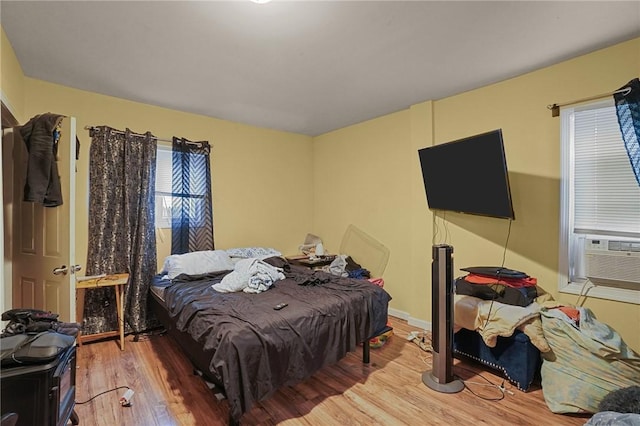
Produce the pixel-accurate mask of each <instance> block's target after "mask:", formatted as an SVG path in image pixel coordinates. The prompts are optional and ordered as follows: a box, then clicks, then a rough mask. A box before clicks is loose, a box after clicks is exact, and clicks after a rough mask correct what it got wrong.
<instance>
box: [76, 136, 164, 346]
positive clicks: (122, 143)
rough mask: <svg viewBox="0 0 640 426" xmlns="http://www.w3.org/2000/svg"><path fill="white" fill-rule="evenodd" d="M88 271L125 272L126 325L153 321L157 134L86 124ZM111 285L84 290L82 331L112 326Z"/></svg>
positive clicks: (137, 327)
mask: <svg viewBox="0 0 640 426" xmlns="http://www.w3.org/2000/svg"><path fill="white" fill-rule="evenodd" d="M90 135H91V147H90V153H89V247H88V255H87V271H86V274H87V275H97V274H103V273H106V274H115V273H125V272H128V273H129V283H128V285H127V288H126V294H125V302H124V309H125V318H124V320H125V326H126V328H127V330H128V331H133V332H134V333H138V332H141V331H144V330H147V329H149V328H150V326H151V325H152V324H151V322H152V319H150V318H148V315H147V314H148V309H147V294H148V290H149V285H150V283H151V278H152V277H153V275H154V274H155V273H156V269H157V260H156V235H155V175H156V145H157V139H156V138H155V137H154V136H153V135H151V133H149V132H147V133H146V134H145V135H138V134H135V133H133V132H131V131H130V130H129V129H127V130H126V131H125V132H122V131H119V130H115V129H112V128H110V127H106V126H101V127H94V128H92V129H91V132H90ZM114 307H115V293H114V289H113V288H104V289H94V290H91V291H87V292H86V299H85V316H84V318H85V321H84V324H83V333H85V334H94V333H101V332H105V331H111V330H117V328H118V319H117V316H116V313H115V308H114Z"/></svg>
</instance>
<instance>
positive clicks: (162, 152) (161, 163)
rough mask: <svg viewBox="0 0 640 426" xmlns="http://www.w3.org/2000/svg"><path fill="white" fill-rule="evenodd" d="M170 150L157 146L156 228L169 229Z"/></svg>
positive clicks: (171, 169)
mask: <svg viewBox="0 0 640 426" xmlns="http://www.w3.org/2000/svg"><path fill="white" fill-rule="evenodd" d="M171 154H172V151H171V148H169V147H164V146H158V150H157V155H156V227H157V228H171V203H172V200H173V197H172V196H171V192H172V191H171V175H172V172H173V168H172V163H171Z"/></svg>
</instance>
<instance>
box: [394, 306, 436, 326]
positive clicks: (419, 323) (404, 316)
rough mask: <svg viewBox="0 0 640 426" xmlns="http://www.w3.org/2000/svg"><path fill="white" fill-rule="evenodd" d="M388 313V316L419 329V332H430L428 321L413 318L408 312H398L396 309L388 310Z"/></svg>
mask: <svg viewBox="0 0 640 426" xmlns="http://www.w3.org/2000/svg"><path fill="white" fill-rule="evenodd" d="M388 312H389V315H390V316H392V317H395V318H398V319H401V320H404V321H406V322H407V324H409V325H411V326H414V327H416V328H419V329H420V330H428V331H431V323H430V322H429V321H425V320H421V319H419V318H414V317H412V316H411V315H410V314H409V313H408V312H405V311H400V310H398V309H393V308H389V311H388Z"/></svg>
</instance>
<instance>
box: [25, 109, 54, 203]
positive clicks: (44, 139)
mask: <svg viewBox="0 0 640 426" xmlns="http://www.w3.org/2000/svg"><path fill="white" fill-rule="evenodd" d="M63 117H64V116H62V115H58V114H52V113H46V114H40V115H36V116H35V117H33V118H32V119H31V120H29V121H28V122H27V123H26V124H25V125H24V126H21V127H20V135H21V136H22V139H23V141H24V143H25V146H26V148H27V151H28V153H29V155H28V157H27V177H26V181H25V185H24V201H32V202H34V203H41V204H43V205H44V206H45V207H56V206H59V205H61V204H62V188H61V186H60V176H59V175H58V164H57V163H56V156H57V154H58V140H59V139H60V131H59V129H58V125H59V124H60V122H61V121H62V119H63Z"/></svg>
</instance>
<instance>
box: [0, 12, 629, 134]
mask: <svg viewBox="0 0 640 426" xmlns="http://www.w3.org/2000/svg"><path fill="white" fill-rule="evenodd" d="M0 16H1V19H2V27H3V28H4V30H5V32H6V34H7V37H8V38H9V40H10V42H11V45H12V46H13V49H14V51H15V53H16V55H17V57H18V60H19V61H20V64H21V65H22V68H23V71H24V73H25V75H27V76H29V77H33V78H37V79H41V80H46V81H50V82H53V83H57V84H62V85H65V86H70V87H75V88H78V89H83V90H89V91H92V92H97V93H102V94H106V95H111V96H116V97H119V98H125V99H130V100H133V101H139V102H144V103H147V104H152V105H159V106H163V107H167V108H172V109H177V110H181V111H187V112H192V113H197V114H203V115H206V116H211V117H217V118H221V119H225V120H231V121H237V122H241V123H247V124H252V125H256V126H261V127H267V128H273V129H280V130H285V131H291V132H296V133H302V134H306V135H312V136H315V135H318V134H321V133H324V132H328V131H331V130H334V129H337V128H341V127H344V126H347V125H350V124H354V123H358V122H361V121H364V120H367V119H371V118H374V117H378V116H381V115H385V114H389V113H391V112H395V111H399V110H402V109H405V108H407V107H409V106H410V105H412V104H416V103H419V102H423V101H426V100H436V99H440V98H443V97H447V96H451V95H454V94H457V93H460V92H464V91H467V90H471V89H474V88H477V87H480V86H484V85H487V84H490V83H494V82H497V81H500V80H504V79H506V78H510V77H514V76H517V75H520V74H523V73H526V72H528V71H531V70H534V69H537V68H541V67H544V66H548V65H551V64H554V63H557V62H560V61H563V60H566V59H568V58H572V57H575V56H578V55H581V54H584V53H588V52H591V51H594V50H597V49H600V48H603V47H607V46H610V45H612V44H615V43H618V42H621V41H625V40H628V39H631V38H634V37H637V36H639V35H640V1H625V2H614V1H587V2H577V1H552V2H548V1H468V2H464V1H408V2H404V1H382V2H373V1H351V2H347V1H317V2H316V1H277V0H276V1H273V2H271V3H268V4H263V5H259V4H254V3H251V2H249V1H248V0H242V1H240V0H237V1H181V2H172V1H106V2H103V1H68V2H61V1H44V2H36V1H21V2H16V1H7V0H2V2H1V3H0ZM639 55H640V52H639Z"/></svg>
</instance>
